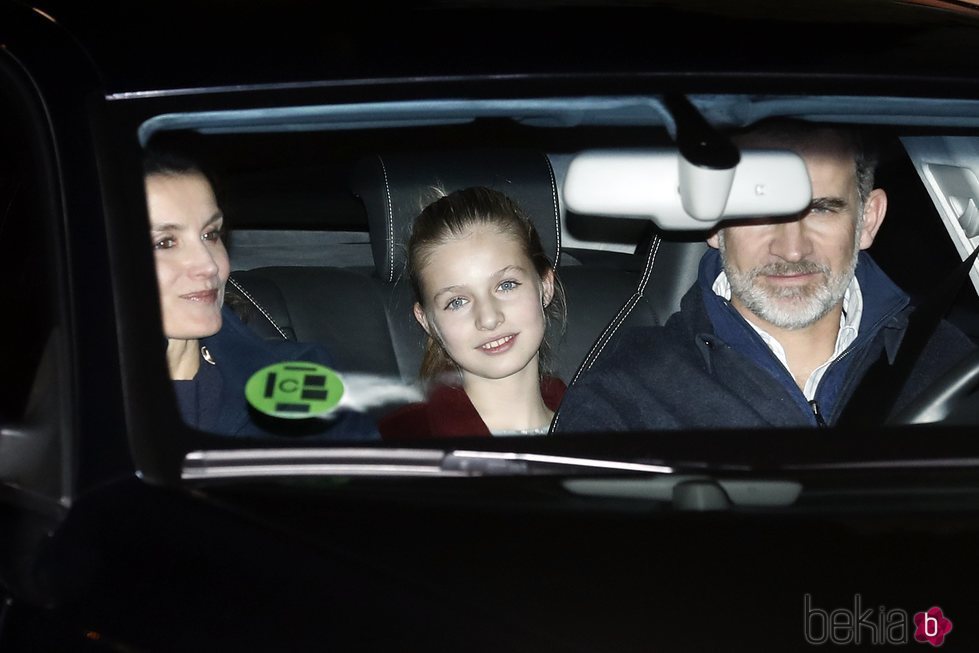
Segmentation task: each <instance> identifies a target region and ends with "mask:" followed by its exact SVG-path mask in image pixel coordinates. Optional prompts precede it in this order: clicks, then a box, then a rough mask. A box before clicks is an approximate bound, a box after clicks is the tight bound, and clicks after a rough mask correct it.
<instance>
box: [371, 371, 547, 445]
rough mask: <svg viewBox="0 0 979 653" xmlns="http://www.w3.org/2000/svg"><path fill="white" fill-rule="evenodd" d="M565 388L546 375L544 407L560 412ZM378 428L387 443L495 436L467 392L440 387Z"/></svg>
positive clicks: (541, 388)
mask: <svg viewBox="0 0 979 653" xmlns="http://www.w3.org/2000/svg"><path fill="white" fill-rule="evenodd" d="M565 389H566V386H565V385H564V382H563V381H562V380H561V379H557V378H554V377H550V376H545V377H544V378H543V379H542V380H541V385H540V390H541V397H542V398H543V399H544V404H545V405H546V406H547V407H548V408H550V409H551V410H557V407H558V405H559V404H560V403H561V397H562V396H564V391H565ZM378 428H379V429H380V431H381V436H382V437H383V438H384V439H385V440H407V439H411V438H456V437H464V436H485V437H490V435H491V434H490V431H489V429H488V428H487V427H486V424H485V423H484V422H483V420H482V418H481V417H480V416H479V413H478V412H476V407H475V406H473V404H472V401H470V400H469V395H467V394H466V391H465V390H463V389H462V388H461V387H459V386H452V385H437V386H435V387H434V388H433V390H432V391H431V392H430V394H429V397H428V401H425V402H423V403H417V404H410V405H408V406H402V407H401V408H399V409H397V410H395V411H394V412H393V413H391V414H389V415H385V416H384V417H383V418H382V419H381V420H380V421H379V423H378Z"/></svg>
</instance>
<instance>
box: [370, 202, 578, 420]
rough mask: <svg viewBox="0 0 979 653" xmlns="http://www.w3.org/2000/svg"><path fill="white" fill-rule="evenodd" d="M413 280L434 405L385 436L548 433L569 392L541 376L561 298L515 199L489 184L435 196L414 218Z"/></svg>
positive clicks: (411, 412)
mask: <svg viewBox="0 0 979 653" xmlns="http://www.w3.org/2000/svg"><path fill="white" fill-rule="evenodd" d="M408 274H409V278H410V280H411V283H412V287H413V289H414V292H415V299H416V302H415V305H414V315H415V319H416V320H418V322H419V323H420V324H421V326H422V328H423V329H425V332H426V333H427V334H428V341H427V343H426V349H425V355H424V359H423V361H422V367H421V377H422V379H423V380H424V381H426V382H428V383H429V385H430V387H429V393H428V401H426V402H425V403H420V404H412V405H409V406H405V407H403V408H401V409H399V410H397V411H395V412H394V413H392V414H390V415H388V416H386V417H385V418H383V419H382V420H381V423H380V425H379V427H380V430H381V435H382V436H383V437H385V438H386V439H400V438H413V437H453V436H475V435H485V436H489V435H538V434H540V435H543V434H546V433H547V430H548V427H549V426H550V423H551V418H552V417H553V416H554V410H555V409H556V408H557V406H558V404H559V403H560V400H561V396H562V395H563V394H564V390H565V385H564V383H563V382H561V380H560V379H557V378H553V377H549V376H544V375H542V369H543V368H544V365H545V364H546V358H547V353H548V350H549V343H548V341H547V338H546V335H547V331H548V327H549V326H551V325H553V326H555V327H557V329H556V330H558V331H560V329H561V328H563V325H564V293H563V289H562V288H561V285H560V283H559V282H558V280H557V278H556V276H555V274H554V268H553V267H552V265H551V263H550V261H548V259H547V256H546V254H545V253H544V250H543V248H542V247H541V243H540V237H539V236H538V235H537V232H536V231H535V230H534V227H533V225H532V224H531V223H530V221H529V220H527V218H526V217H524V215H523V213H522V212H521V210H520V208H519V207H518V206H517V205H516V203H515V202H514V201H513V200H511V199H510V198H509V197H507V196H506V195H504V194H502V193H500V192H497V191H494V190H491V189H489V188H467V189H465V190H460V191H457V192H454V193H451V194H449V195H446V196H444V197H442V198H440V199H438V200H436V201H435V202H433V203H432V204H430V205H429V206H428V207H427V208H425V210H424V211H422V213H421V215H419V216H418V218H417V219H416V220H415V224H414V227H413V230H412V234H411V238H410V239H409V241H408Z"/></svg>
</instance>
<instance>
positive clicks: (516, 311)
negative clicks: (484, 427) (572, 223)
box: [415, 227, 554, 379]
mask: <svg viewBox="0 0 979 653" xmlns="http://www.w3.org/2000/svg"><path fill="white" fill-rule="evenodd" d="M419 280H420V282H421V290H422V293H423V294H424V296H423V301H422V304H423V305H422V306H419V305H418V304H416V305H415V317H416V318H417V319H418V321H419V322H420V323H421V325H422V327H424V329H425V331H427V332H428V334H429V335H430V336H432V337H433V338H435V339H436V340H438V341H439V342H441V343H442V345H443V346H444V347H445V350H446V352H447V353H448V355H449V357H450V358H451V359H452V360H453V361H455V363H456V364H457V365H458V366H459V367H460V368H461V369H462V371H463V374H464V375H465V374H470V375H475V376H478V377H481V378H485V379H501V378H506V377H508V376H510V375H513V374H517V373H520V372H523V371H525V370H527V371H528V373H532V374H534V375H536V374H537V371H538V370H537V360H538V350H539V349H540V345H541V341H542V340H543V338H544V327H545V323H544V305H545V304H548V303H550V301H551V296H552V294H553V287H554V277H553V274H551V273H548V274H547V275H546V276H545V278H544V279H541V278H540V276H538V274H537V271H536V270H535V269H534V265H533V263H532V262H531V260H530V259H529V258H528V257H527V255H526V254H525V253H524V252H523V249H522V247H521V246H520V243H519V242H518V241H517V240H516V239H515V238H513V237H512V236H509V235H506V234H500V233H498V232H497V231H495V230H493V229H489V228H486V227H478V228H475V229H473V230H472V231H471V232H469V233H468V234H467V235H466V236H465V237H462V238H458V239H454V240H452V241H449V242H448V243H445V244H442V245H439V246H438V247H437V248H436V249H435V250H434V251H433V252H432V253H431V255H430V256H429V257H428V259H427V261H426V263H425V266H424V267H423V268H422V269H421V274H420V279H419Z"/></svg>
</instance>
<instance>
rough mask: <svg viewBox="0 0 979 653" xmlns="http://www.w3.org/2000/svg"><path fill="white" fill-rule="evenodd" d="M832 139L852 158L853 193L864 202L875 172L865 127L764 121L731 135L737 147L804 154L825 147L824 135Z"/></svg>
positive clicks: (871, 139) (872, 138)
mask: <svg viewBox="0 0 979 653" xmlns="http://www.w3.org/2000/svg"><path fill="white" fill-rule="evenodd" d="M827 132H829V133H831V134H833V135H834V136H836V138H837V139H838V143H839V145H840V146H841V147H842V148H844V149H845V150H847V151H849V152H850V153H852V154H853V162H854V165H855V171H854V172H855V174H856V180H857V193H858V194H859V196H860V202H861V203H863V202H866V201H867V198H868V197H869V196H870V191H872V190H873V189H874V171H875V170H876V168H877V161H878V146H877V137H876V135H875V134H874V132H873V131H872V130H871V129H869V128H867V127H860V126H854V125H845V124H836V123H822V122H809V121H806V120H798V119H794V118H766V119H764V120H761V121H759V122H756V123H754V124H752V125H749V126H747V127H744V128H742V129H739V130H737V131H735V132H733V133H732V134H731V139H732V140H733V141H734V143H735V144H736V145H738V146H748V147H781V148H785V147H788V148H790V149H794V150H806V149H810V148H815V147H826V146H827V145H828V144H829V143H828V142H827V140H826V138H825V135H826V133H827Z"/></svg>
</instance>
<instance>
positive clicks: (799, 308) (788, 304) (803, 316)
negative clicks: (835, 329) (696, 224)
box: [720, 236, 860, 329]
mask: <svg viewBox="0 0 979 653" xmlns="http://www.w3.org/2000/svg"><path fill="white" fill-rule="evenodd" d="M720 251H721V263H722V265H723V266H724V273H725V274H727V280H728V283H730V284H731V296H732V297H737V298H738V300H740V302H741V303H742V304H744V306H745V307H746V308H747V309H748V310H749V311H751V312H752V313H754V314H755V315H757V316H758V317H760V318H761V319H763V320H765V321H766V322H768V323H769V324H774V325H775V326H777V327H779V328H780V329H804V328H805V327H808V326H811V325H812V324H815V323H816V322H817V321H819V319H820V318H822V317H823V316H824V315H826V314H827V313H828V312H829V311H830V310H831V309H832V308H833V307H834V306H836V305H837V304H838V303H839V302H840V301H842V300H843V295H844V294H846V289H847V288H849V287H850V281H852V280H853V274H854V272H855V270H856V268H857V256H858V254H859V253H860V249H859V248H858V247H857V246H856V243H854V247H853V256H852V257H851V259H850V262H849V265H847V267H846V268H844V269H843V270H841V271H840V273H839V274H837V275H835V276H834V275H831V274H830V272H831V270H830V268H829V266H826V265H820V264H818V263H815V262H813V261H799V262H798V263H789V262H784V261H779V262H776V263H769V264H768V265H763V266H761V267H757V268H753V269H751V270H748V271H747V272H741V271H739V270H736V269H735V268H734V266H732V265H729V263H728V260H727V255H726V252H725V247H724V238H723V236H722V237H721V238H720ZM811 273H820V274H822V275H823V281H822V282H820V283H818V284H817V285H816V286H815V287H813V286H811V285H810V286H789V287H767V288H766V287H762V285H761V284H760V283H758V279H759V277H763V276H766V275H791V274H811Z"/></svg>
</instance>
